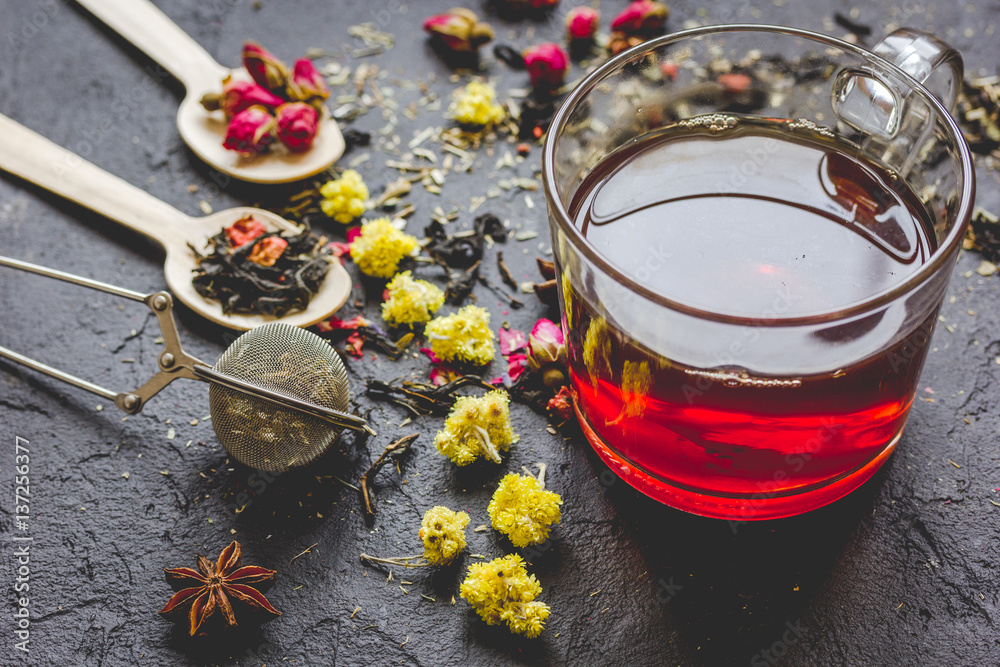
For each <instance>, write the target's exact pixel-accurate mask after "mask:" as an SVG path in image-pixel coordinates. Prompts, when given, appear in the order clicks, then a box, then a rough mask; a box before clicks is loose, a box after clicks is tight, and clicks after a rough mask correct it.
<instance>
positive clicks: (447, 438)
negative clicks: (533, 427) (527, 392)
mask: <svg viewBox="0 0 1000 667" xmlns="http://www.w3.org/2000/svg"><path fill="white" fill-rule="evenodd" d="M509 403H510V397H509V396H508V395H507V392H505V391H490V392H487V393H486V394H485V395H483V396H482V397H480V398H476V397H474V396H462V397H460V398H458V399H457V400H456V401H455V405H454V406H452V409H451V412H450V413H449V415H448V418H447V419H446V420H445V422H444V428H443V429H442V430H440V431H438V433H437V435H436V436H435V438H434V446H435V447H436V448H437V450H438V451H439V452H440V453H441V454H443V455H445V456H447V457H448V458H449V459H451V460H452V461H453V462H454V463H455V464H456V465H458V466H465V465H469V464H470V463H472V462H473V461H475V460H476V459H477V458H479V457H480V456H485V457H486V458H488V459H489V460H491V461H493V462H494V463H500V452H501V451H507V450H508V449H510V446H511V444H512V443H514V442H517V439H518V438H517V435H516V434H515V433H514V427H513V426H512V425H511V422H510V408H509Z"/></svg>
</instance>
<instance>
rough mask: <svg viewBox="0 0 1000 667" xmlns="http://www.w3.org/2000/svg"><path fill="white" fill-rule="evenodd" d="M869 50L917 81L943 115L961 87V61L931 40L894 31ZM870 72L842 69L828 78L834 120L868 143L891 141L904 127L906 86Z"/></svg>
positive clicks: (908, 30)
mask: <svg viewBox="0 0 1000 667" xmlns="http://www.w3.org/2000/svg"><path fill="white" fill-rule="evenodd" d="M873 51H874V52H875V53H876V54H877V55H879V56H881V57H882V58H884V59H885V60H888V61H889V62H891V63H893V64H894V65H896V66H897V67H899V68H900V69H901V70H903V71H904V72H906V73H907V74H909V75H910V76H912V77H913V78H914V79H916V80H917V81H919V82H920V83H921V84H923V86H924V87H925V88H927V89H928V91H930V92H931V94H933V95H934V96H935V97H936V98H938V100H940V101H941V103H942V104H943V105H944V106H945V108H946V109H948V110H949V111H952V110H954V108H955V102H956V101H957V100H958V91H959V88H960V86H961V84H962V74H963V69H962V56H960V55H959V53H958V52H957V51H955V50H954V49H953V48H951V47H950V46H948V45H947V44H945V43H944V42H943V41H941V40H940V39H938V38H937V37H935V36H934V35H932V34H930V33H926V32H921V31H919V30H914V29H912V28H900V29H899V30H896V31H895V32H893V33H892V34H890V35H888V36H886V38H885V39H883V40H882V41H881V42H879V43H878V44H877V45H876V46H875V48H874V49H873ZM887 74H888V73H880V72H876V71H875V70H874V69H873V68H858V67H854V68H845V69H843V70H841V71H840V72H839V73H838V74H837V76H836V77H835V79H834V84H833V89H832V91H831V95H832V103H833V108H834V110H836V112H837V115H838V116H839V117H840V120H842V121H844V122H845V123H847V124H848V125H850V126H851V127H853V128H854V129H856V130H859V131H861V132H863V133H865V134H867V135H869V136H871V137H872V138H880V139H883V140H884V139H892V138H893V137H895V136H896V134H897V133H898V132H899V130H900V128H901V127H902V126H903V125H904V124H905V123H904V120H905V119H904V118H903V115H904V101H905V98H906V93H905V90H906V84H905V83H904V82H902V81H897V77H891V76H887Z"/></svg>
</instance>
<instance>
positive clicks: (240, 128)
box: [222, 104, 275, 155]
mask: <svg viewBox="0 0 1000 667" xmlns="http://www.w3.org/2000/svg"><path fill="white" fill-rule="evenodd" d="M274 127H275V125H274V116H272V115H271V113H270V112H269V111H268V110H267V107H264V106H261V105H259V104H256V105H254V106H252V107H249V108H247V109H244V110H243V111H241V112H239V113H238V114H236V115H235V116H233V118H232V120H230V121H229V127H228V128H227V129H226V138H225V140H224V141H223V142H222V145H223V146H225V147H226V148H228V149H229V150H231V151H237V152H239V153H243V154H246V155H256V154H257V153H260V152H262V151H263V150H265V149H266V148H267V147H268V146H269V145H270V144H271V142H273V141H274V135H273V134H272V133H273V132H274Z"/></svg>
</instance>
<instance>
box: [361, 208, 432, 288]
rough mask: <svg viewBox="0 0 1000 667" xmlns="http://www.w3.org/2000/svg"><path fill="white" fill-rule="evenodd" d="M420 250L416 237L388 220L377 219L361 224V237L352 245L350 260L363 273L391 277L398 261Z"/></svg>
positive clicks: (397, 265) (397, 266)
mask: <svg viewBox="0 0 1000 667" xmlns="http://www.w3.org/2000/svg"><path fill="white" fill-rule="evenodd" d="M419 247H420V243H419V242H418V241H417V238H416V237H415V236H410V235H409V234H405V233H403V232H401V231H399V230H398V229H396V228H395V227H393V226H392V223H391V222H390V221H389V218H376V219H375V220H372V221H370V222H366V223H365V224H363V225H361V234H360V235H359V236H358V237H357V238H355V239H354V241H353V242H352V243H351V259H353V260H354V263H355V264H357V265H358V268H359V269H361V272H362V273H366V274H368V275H369V276H375V277H376V278H391V277H392V276H393V274H395V273H396V270H397V269H398V268H399V262H400V261H402V259H403V258H404V257H406V256H407V255H409V254H411V253H412V252H413V251H414V250H416V249H417V248H419Z"/></svg>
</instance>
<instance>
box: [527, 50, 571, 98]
mask: <svg viewBox="0 0 1000 667" xmlns="http://www.w3.org/2000/svg"><path fill="white" fill-rule="evenodd" d="M524 66H525V67H526V68H527V69H528V75H529V76H530V77H531V85H532V86H533V87H534V88H535V89H536V90H538V91H541V92H552V91H553V90H555V89H556V88H558V87H559V86H561V85H562V82H563V81H564V80H565V79H566V71H567V70H568V69H569V56H567V55H566V52H565V51H563V48H562V47H561V46H559V45H558V44H551V43H550V44H539V45H538V46H533V47H531V48H529V49H528V50H527V51H525V52H524Z"/></svg>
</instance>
